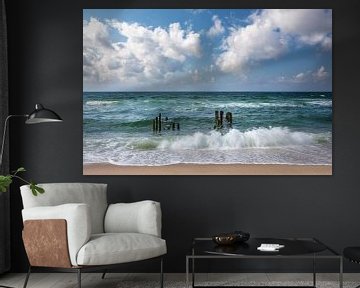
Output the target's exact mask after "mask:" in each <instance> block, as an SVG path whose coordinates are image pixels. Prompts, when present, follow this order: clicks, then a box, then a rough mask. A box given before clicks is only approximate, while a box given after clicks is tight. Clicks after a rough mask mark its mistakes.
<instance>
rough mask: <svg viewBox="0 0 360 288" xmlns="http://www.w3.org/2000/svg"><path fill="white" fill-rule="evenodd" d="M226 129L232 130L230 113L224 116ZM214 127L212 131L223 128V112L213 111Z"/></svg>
mask: <svg viewBox="0 0 360 288" xmlns="http://www.w3.org/2000/svg"><path fill="white" fill-rule="evenodd" d="M225 121H226V128H232V123H233V117H232V113H231V112H227V113H226V114H225ZM214 122H215V125H214V129H216V130H219V129H222V128H224V111H220V113H219V111H217V110H216V111H215V120H214Z"/></svg>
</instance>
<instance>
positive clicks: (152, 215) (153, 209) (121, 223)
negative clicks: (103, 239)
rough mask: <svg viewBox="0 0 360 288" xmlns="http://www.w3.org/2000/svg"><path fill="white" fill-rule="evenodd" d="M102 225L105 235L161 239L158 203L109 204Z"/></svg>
mask: <svg viewBox="0 0 360 288" xmlns="http://www.w3.org/2000/svg"><path fill="white" fill-rule="evenodd" d="M104 224H105V225H104V227H105V232H106V233H122V232H123V233H143V234H150V235H154V236H157V237H161V208H160V203H158V202H155V201H150V200H145V201H140V202H134V203H118V204H111V205H109V208H108V210H107V212H106V215H105V223H104Z"/></svg>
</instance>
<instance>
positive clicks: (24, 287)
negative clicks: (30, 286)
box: [23, 265, 31, 288]
mask: <svg viewBox="0 0 360 288" xmlns="http://www.w3.org/2000/svg"><path fill="white" fill-rule="evenodd" d="M30 274H31V265H30V266H29V270H28V272H27V274H26V278H25V282H24V286H23V288H26V286H27V283H28V281H29V277H30Z"/></svg>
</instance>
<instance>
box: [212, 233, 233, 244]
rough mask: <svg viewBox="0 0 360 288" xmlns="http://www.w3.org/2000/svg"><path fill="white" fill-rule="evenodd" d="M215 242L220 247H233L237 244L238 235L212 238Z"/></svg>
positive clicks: (226, 234) (224, 234)
mask: <svg viewBox="0 0 360 288" xmlns="http://www.w3.org/2000/svg"><path fill="white" fill-rule="evenodd" d="M212 239H213V241H214V242H215V243H216V244H218V245H232V244H235V242H236V234H234V233H221V234H219V235H215V236H213V237H212Z"/></svg>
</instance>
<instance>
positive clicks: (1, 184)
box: [0, 104, 63, 196]
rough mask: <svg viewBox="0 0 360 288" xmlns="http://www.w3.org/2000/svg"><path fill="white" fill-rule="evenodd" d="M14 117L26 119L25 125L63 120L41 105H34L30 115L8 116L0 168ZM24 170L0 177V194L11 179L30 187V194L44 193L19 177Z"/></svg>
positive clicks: (33, 184)
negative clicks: (9, 124)
mask: <svg viewBox="0 0 360 288" xmlns="http://www.w3.org/2000/svg"><path fill="white" fill-rule="evenodd" d="M15 117H24V118H26V121H25V123H26V124H38V123H47V122H62V121H63V120H62V119H61V117H60V116H59V115H58V114H57V113H55V112H54V111H52V110H50V109H47V108H44V106H43V105H41V104H36V105H35V110H34V111H32V112H31V113H30V114H20V115H9V116H7V117H6V119H5V123H4V131H3V138H2V144H1V150H0V167H1V166H2V159H3V154H4V148H5V143H6V132H7V126H8V122H9V120H10V119H11V118H15ZM25 171H26V170H25V169H24V168H23V167H20V168H18V169H17V170H16V171H14V172H12V173H10V174H8V175H0V192H6V190H7V189H8V187H9V185H10V184H11V183H12V179H13V178H17V179H19V180H21V181H23V182H24V183H26V184H29V185H30V188H31V191H32V194H33V195H34V196H37V194H38V193H40V194H41V193H44V190H43V189H42V188H41V187H38V186H37V185H36V183H34V182H33V181H27V180H25V179H24V178H22V177H20V176H19V175H18V173H21V172H25Z"/></svg>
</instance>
